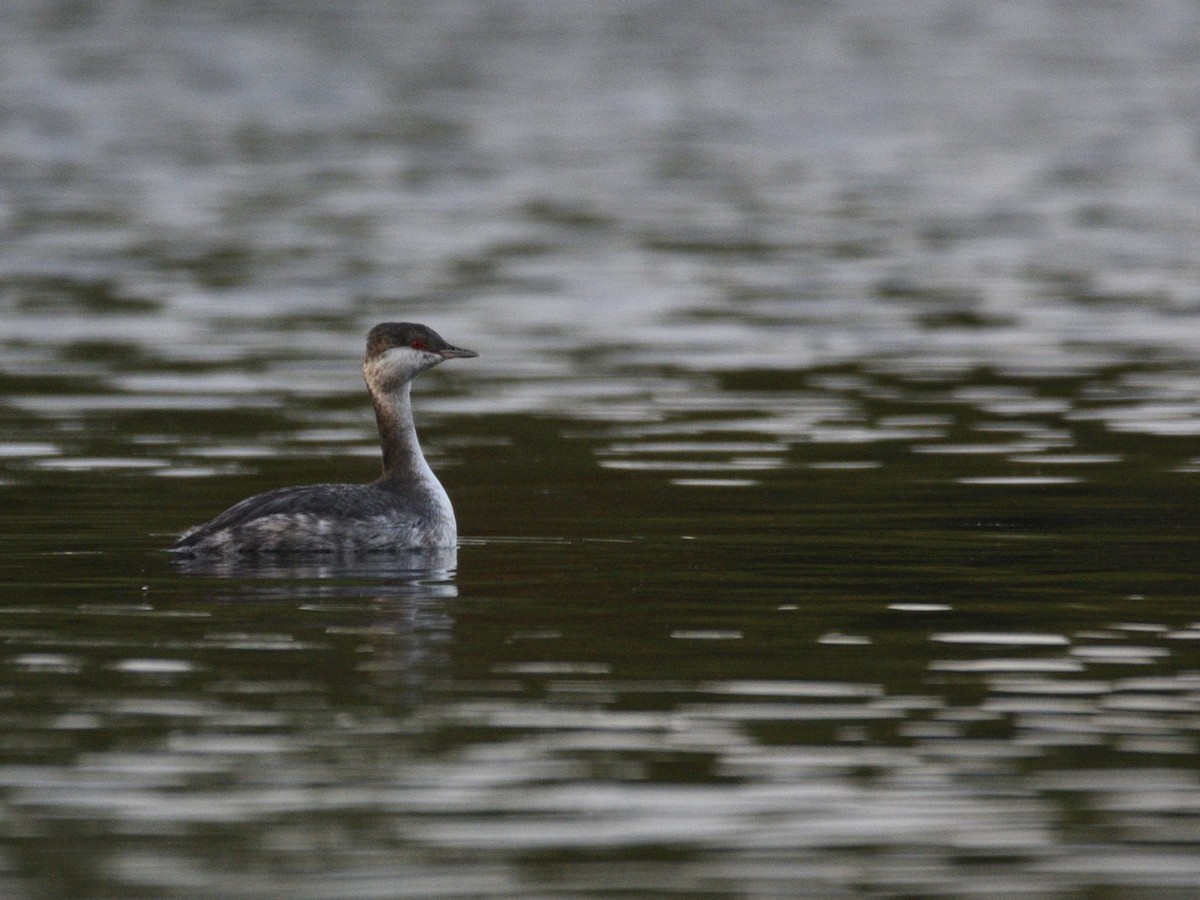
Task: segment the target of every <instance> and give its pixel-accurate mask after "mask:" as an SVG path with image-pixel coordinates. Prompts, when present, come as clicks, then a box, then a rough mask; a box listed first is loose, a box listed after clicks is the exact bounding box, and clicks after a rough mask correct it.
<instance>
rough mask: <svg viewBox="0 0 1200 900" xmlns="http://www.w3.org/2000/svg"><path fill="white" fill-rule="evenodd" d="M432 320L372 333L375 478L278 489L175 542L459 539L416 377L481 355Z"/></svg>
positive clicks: (238, 544) (345, 549)
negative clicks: (377, 449)
mask: <svg viewBox="0 0 1200 900" xmlns="http://www.w3.org/2000/svg"><path fill="white" fill-rule="evenodd" d="M478 355H479V354H478V353H476V352H475V351H474V350H464V349H462V348H461V347H454V346H451V345H450V344H448V343H446V341H444V340H443V339H442V338H441V337H440V336H439V335H438V334H436V333H435V332H434V331H432V330H431V329H429V328H426V327H425V326H424V325H415V324H412V323H410V322H384V323H383V324H381V325H376V326H375V327H374V328H372V329H371V332H370V334H368V335H367V356H366V359H365V360H364V361H363V375H364V376H365V378H366V381H367V390H368V391H370V393H371V403H372V404H373V405H374V407H375V421H376V422H377V423H378V425H379V440H380V443H381V444H382V446H383V474H382V475H381V476H380V477H379V478H378V479H377V480H376V481H374V482H372V483H371V484H314V485H307V486H304V487H289V488H278V489H276V490H273V491H267V492H266V493H264V494H257V495H255V496H253V497H249V498H248V499H246V500H243V501H242V502H241V503H238V504H235V505H234V506H231V507H230V508H229V509H227V510H225V512H223V513H221V515H219V516H217V517H216V518H215V519H213V520H212V521H211V522H207V523H206V524H204V525H199V526H197V527H196V528H192V529H191V530H189V531H187V532H185V533H184V534H183V535H181V536H180V538H179V540H177V541H176V542H175V543H174V544H172V545H171V546H170V547H168V548H167V549H168V550H170V551H172V552H175V553H183V554H191V555H196V554H255V553H349V554H354V553H364V552H377V551H387V550H414V549H425V548H428V549H434V548H448V547H454V545H455V543H456V541H457V540H458V525H457V523H456V522H455V520H454V508H453V507H452V506H451V505H450V498H449V497H448V496H447V495H446V489H445V488H443V487H442V484H441V482H440V481H438V480H437V476H435V475H434V474H433V470H432V469H430V468H429V463H427V462H426V461H425V456H424V454H422V453H421V446H420V444H419V443H418V442H417V429H416V427H415V426H414V425H413V416H412V399H411V396H410V393H411V388H412V381H413V379H414V378H416V377H417V376H418V375H420V374H421V373H422V372H424V371H425V370H426V369H431V368H433V367H434V366H436V365H437V364H438V363H440V362H442V361H443V360H447V359H466V358H468V357H472V356H478Z"/></svg>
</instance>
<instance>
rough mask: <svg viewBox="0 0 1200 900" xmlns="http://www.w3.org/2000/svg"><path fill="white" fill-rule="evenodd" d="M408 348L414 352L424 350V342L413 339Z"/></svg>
mask: <svg viewBox="0 0 1200 900" xmlns="http://www.w3.org/2000/svg"><path fill="white" fill-rule="evenodd" d="M408 346H410V347H412V348H413V349H414V350H424V349H426V348H425V342H424V341H423V340H421V339H420V338H416V339H414V340H413V342H412V343H411V344H409V345H408Z"/></svg>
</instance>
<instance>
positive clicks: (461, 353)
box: [438, 347, 479, 359]
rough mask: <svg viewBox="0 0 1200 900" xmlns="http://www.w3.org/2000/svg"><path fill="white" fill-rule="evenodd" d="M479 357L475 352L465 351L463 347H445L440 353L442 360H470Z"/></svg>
mask: <svg viewBox="0 0 1200 900" xmlns="http://www.w3.org/2000/svg"><path fill="white" fill-rule="evenodd" d="M478 355H479V354H478V353H476V352H475V351H474V350H464V349H463V348H462V347H443V348H442V349H441V350H439V351H438V356H440V357H441V358H442V359H470V358H471V357H472V356H478Z"/></svg>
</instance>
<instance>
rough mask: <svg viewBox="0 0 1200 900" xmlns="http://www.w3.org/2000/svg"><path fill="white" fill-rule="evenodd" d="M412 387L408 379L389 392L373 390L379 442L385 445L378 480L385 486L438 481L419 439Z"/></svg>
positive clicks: (372, 395)
mask: <svg viewBox="0 0 1200 900" xmlns="http://www.w3.org/2000/svg"><path fill="white" fill-rule="evenodd" d="M411 389H412V383H411V382H407V381H406V382H404V383H403V384H401V385H400V386H399V387H398V388H397V389H396V390H394V391H391V392H389V393H386V394H384V393H381V392H379V391H376V390H374V389H372V390H371V403H372V405H373V406H374V407H375V421H376V423H377V424H378V425H379V443H380V446H381V447H382V448H383V475H382V476H380V478H379V482H378V483H379V484H381V485H384V486H400V485H406V484H407V485H418V484H427V483H429V482H430V481H431V480H432V481H433V482H435V483H436V482H437V479H436V478H435V477H434V474H433V470H432V469H430V468H429V463H427V462H426V461H425V454H423V453H422V452H421V444H420V442H419V441H418V440H417V428H416V425H415V424H414V423H413V414H412V396H411V393H412V391H411Z"/></svg>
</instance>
